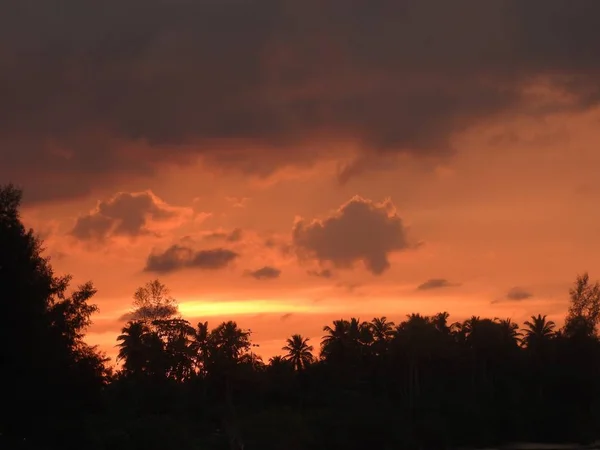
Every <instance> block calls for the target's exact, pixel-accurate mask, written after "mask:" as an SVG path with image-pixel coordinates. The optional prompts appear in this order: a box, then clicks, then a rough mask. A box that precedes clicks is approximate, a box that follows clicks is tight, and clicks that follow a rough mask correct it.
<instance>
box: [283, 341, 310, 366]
mask: <svg viewBox="0 0 600 450" xmlns="http://www.w3.org/2000/svg"><path fill="white" fill-rule="evenodd" d="M308 341H309V339H308V338H306V339H304V338H303V337H302V336H301V335H299V334H294V335H293V336H292V337H291V338H289V339H288V340H287V341H286V342H287V345H286V346H284V347H282V350H284V351H286V352H288V353H287V355H285V356H284V358H285V359H286V360H289V361H291V363H292V364H293V365H294V367H295V369H296V370H297V371H299V372H300V371H301V370H303V369H306V367H307V366H308V365H309V364H311V363H312V362H313V361H314V356H313V354H312V351H313V346H312V345H308Z"/></svg>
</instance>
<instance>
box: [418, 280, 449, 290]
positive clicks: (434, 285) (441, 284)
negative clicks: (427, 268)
mask: <svg viewBox="0 0 600 450" xmlns="http://www.w3.org/2000/svg"><path fill="white" fill-rule="evenodd" d="M453 286H458V283H451V282H450V281H448V280H446V279H445V278H431V279H429V280H427V281H425V282H424V283H421V284H420V285H419V286H417V290H419V291H426V290H429V289H440V288H446V287H453Z"/></svg>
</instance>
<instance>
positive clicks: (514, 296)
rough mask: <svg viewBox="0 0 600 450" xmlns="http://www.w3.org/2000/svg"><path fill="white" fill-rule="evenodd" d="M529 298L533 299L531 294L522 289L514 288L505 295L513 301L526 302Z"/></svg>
mask: <svg viewBox="0 0 600 450" xmlns="http://www.w3.org/2000/svg"><path fill="white" fill-rule="evenodd" d="M531 297H533V293H531V292H530V291H528V290H527V289H524V288H522V287H514V288H512V289H510V290H509V291H508V293H507V294H506V298H507V299H508V300H513V301H521V300H527V299H528V298H531Z"/></svg>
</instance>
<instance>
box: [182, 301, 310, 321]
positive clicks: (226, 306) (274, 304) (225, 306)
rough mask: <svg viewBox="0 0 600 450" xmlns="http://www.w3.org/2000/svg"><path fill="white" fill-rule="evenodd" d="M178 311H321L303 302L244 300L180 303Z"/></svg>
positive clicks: (201, 313)
mask: <svg viewBox="0 0 600 450" xmlns="http://www.w3.org/2000/svg"><path fill="white" fill-rule="evenodd" d="M179 311H180V312H181V314H182V315H184V316H192V317H194V316H227V315H231V316H235V315H239V314H260V313H282V314H283V313H314V312H320V311H322V308H319V306H318V305H314V304H312V303H308V302H305V303H304V304H303V303H292V302H289V303H288V302H283V301H268V300H244V301H230V302H210V301H194V300H189V301H182V302H181V303H179Z"/></svg>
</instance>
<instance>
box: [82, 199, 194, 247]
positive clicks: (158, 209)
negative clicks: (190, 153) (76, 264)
mask: <svg viewBox="0 0 600 450" xmlns="http://www.w3.org/2000/svg"><path fill="white" fill-rule="evenodd" d="M186 214H191V210H188V208H176V207H173V206H169V205H167V204H166V203H165V202H164V201H162V200H161V199H160V198H158V197H157V196H156V195H154V194H153V193H152V192H151V191H145V192H134V193H128V192H119V193H117V194H116V195H114V196H113V197H112V198H110V199H108V200H104V201H101V202H99V203H98V205H97V206H96V208H95V209H94V210H93V211H92V212H90V213H88V214H85V215H82V216H80V217H79V218H78V219H77V221H76V222H75V226H74V227H73V229H72V230H71V235H72V236H75V237H76V238H77V239H80V240H97V241H102V240H104V239H106V238H108V237H111V236H129V237H136V236H141V235H146V234H149V233H150V232H151V230H150V228H149V225H151V224H156V223H160V222H162V223H167V222H169V221H172V220H174V219H175V220H177V219H181V217H182V216H184V215H186Z"/></svg>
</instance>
